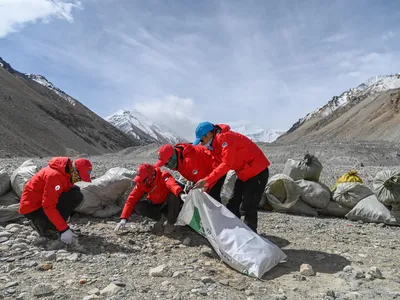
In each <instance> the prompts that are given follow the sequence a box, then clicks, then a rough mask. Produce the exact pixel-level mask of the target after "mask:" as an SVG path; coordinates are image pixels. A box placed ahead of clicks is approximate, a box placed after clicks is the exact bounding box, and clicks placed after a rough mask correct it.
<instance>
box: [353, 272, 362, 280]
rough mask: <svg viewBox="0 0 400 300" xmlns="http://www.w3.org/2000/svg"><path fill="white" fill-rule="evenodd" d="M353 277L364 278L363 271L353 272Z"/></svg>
mask: <svg viewBox="0 0 400 300" xmlns="http://www.w3.org/2000/svg"><path fill="white" fill-rule="evenodd" d="M354 278H355V279H362V278H365V274H364V272H363V271H357V272H355V273H354Z"/></svg>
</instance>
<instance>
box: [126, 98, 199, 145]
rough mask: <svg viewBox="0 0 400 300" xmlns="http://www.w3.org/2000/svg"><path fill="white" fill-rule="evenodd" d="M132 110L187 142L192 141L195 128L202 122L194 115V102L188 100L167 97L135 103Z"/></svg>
mask: <svg viewBox="0 0 400 300" xmlns="http://www.w3.org/2000/svg"><path fill="white" fill-rule="evenodd" d="M134 108H135V109H136V110H138V111H139V112H140V113H142V114H143V115H145V116H147V117H148V118H149V119H150V120H152V121H154V122H156V123H161V124H165V125H166V126H167V127H169V128H171V129H172V130H174V131H175V132H177V133H179V134H180V135H182V136H183V137H184V138H186V139H188V140H189V141H191V140H192V139H194V132H195V129H196V126H197V124H198V123H199V122H201V121H202V119H201V118H200V116H199V115H197V113H196V106H195V103H194V101H193V100H192V99H190V98H180V97H177V96H167V97H165V98H163V99H155V100H149V101H143V102H139V103H136V104H135V107H134Z"/></svg>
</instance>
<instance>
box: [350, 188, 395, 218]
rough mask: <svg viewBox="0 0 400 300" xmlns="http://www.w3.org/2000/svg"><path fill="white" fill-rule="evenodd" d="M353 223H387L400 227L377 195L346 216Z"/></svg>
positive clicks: (368, 198) (365, 199)
mask: <svg viewBox="0 0 400 300" xmlns="http://www.w3.org/2000/svg"><path fill="white" fill-rule="evenodd" d="M346 218H347V219H349V220H352V221H359V220H361V221H363V222H367V223H385V224H388V225H400V223H398V222H397V220H396V218H394V217H393V216H392V215H391V214H390V211H389V210H388V209H387V208H386V206H385V205H383V204H382V203H380V202H379V201H378V199H377V198H376V196H375V195H371V196H368V197H367V198H364V199H363V200H361V201H360V202H358V204H357V205H356V206H354V208H353V209H352V210H351V211H350V212H349V213H348V214H347V215H346Z"/></svg>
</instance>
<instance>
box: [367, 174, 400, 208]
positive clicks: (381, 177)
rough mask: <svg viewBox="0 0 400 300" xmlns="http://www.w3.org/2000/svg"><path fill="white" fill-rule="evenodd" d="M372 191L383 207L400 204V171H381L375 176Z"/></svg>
mask: <svg viewBox="0 0 400 300" xmlns="http://www.w3.org/2000/svg"><path fill="white" fill-rule="evenodd" d="M373 189H374V192H375V195H376V197H377V198H378V200H379V201H380V202H381V203H383V204H385V205H392V204H396V203H400V171H392V170H383V171H380V172H378V173H377V174H376V176H375V178H374V182H373Z"/></svg>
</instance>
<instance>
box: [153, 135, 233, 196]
mask: <svg viewBox="0 0 400 300" xmlns="http://www.w3.org/2000/svg"><path fill="white" fill-rule="evenodd" d="M207 152H208V150H207V148H206V147H203V146H200V145H198V146H193V145H192V144H189V143H187V144H186V143H182V144H176V145H174V146H172V145H170V144H166V145H163V146H162V147H161V148H160V150H159V151H158V158H159V159H158V161H157V162H156V164H155V165H154V166H155V167H158V168H159V167H161V166H164V165H165V166H166V167H167V168H169V169H171V170H177V171H178V172H179V173H180V174H181V175H182V176H183V177H184V178H185V179H186V180H188V181H191V182H193V183H196V182H197V181H199V180H200V179H203V178H204V177H206V176H207V175H209V174H210V173H211V172H212V171H213V169H214V167H216V166H218V162H217V161H216V160H215V159H214V158H213V157H212V156H211V155H210V154H209V153H207ZM225 178H226V175H224V176H222V177H221V178H220V179H218V181H216V182H214V183H212V184H210V186H208V189H207V191H206V192H207V193H208V194H209V195H210V196H211V197H213V198H214V199H215V200H217V201H218V202H221V188H222V186H223V185H224V182H225Z"/></svg>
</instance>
